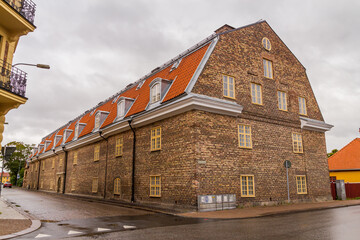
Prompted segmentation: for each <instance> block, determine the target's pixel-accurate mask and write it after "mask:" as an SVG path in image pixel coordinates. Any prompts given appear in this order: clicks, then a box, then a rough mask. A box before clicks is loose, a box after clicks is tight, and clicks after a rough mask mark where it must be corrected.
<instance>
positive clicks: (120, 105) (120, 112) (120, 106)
mask: <svg viewBox="0 0 360 240" xmlns="http://www.w3.org/2000/svg"><path fill="white" fill-rule="evenodd" d="M124 115H125V100H121V101H119V102H118V105H117V117H118V118H122V117H124Z"/></svg>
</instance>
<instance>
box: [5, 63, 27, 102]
mask: <svg viewBox="0 0 360 240" xmlns="http://www.w3.org/2000/svg"><path fill="white" fill-rule="evenodd" d="M26 76H27V73H26V72H24V71H22V70H20V69H18V68H17V67H12V66H11V65H10V64H8V63H6V62H4V61H3V60H1V59H0V88H2V89H5V90H7V91H10V92H12V93H15V94H17V95H19V96H21V97H25V91H26Z"/></svg>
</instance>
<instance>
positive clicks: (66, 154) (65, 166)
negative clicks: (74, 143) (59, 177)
mask: <svg viewBox="0 0 360 240" xmlns="http://www.w3.org/2000/svg"><path fill="white" fill-rule="evenodd" d="M62 150H63V151H64V152H65V157H64V168H65V169H64V181H63V191H62V194H65V188H66V169H67V160H68V151H66V150H65V146H62ZM54 152H55V149H54Z"/></svg>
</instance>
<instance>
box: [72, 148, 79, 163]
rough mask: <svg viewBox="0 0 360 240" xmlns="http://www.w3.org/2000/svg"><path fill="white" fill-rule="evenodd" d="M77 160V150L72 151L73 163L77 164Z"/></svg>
mask: <svg viewBox="0 0 360 240" xmlns="http://www.w3.org/2000/svg"><path fill="white" fill-rule="evenodd" d="M77 161H78V152H77V151H76V152H74V159H73V164H74V165H77Z"/></svg>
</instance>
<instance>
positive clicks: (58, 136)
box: [53, 135, 62, 148]
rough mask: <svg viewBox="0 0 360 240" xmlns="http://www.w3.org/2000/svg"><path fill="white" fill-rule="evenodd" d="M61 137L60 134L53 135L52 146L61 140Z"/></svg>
mask: <svg viewBox="0 0 360 240" xmlns="http://www.w3.org/2000/svg"><path fill="white" fill-rule="evenodd" d="M61 138H62V136H61V135H55V138H54V146H53V148H55V147H56V145H57V144H58V143H59V141H60V140H61Z"/></svg>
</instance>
